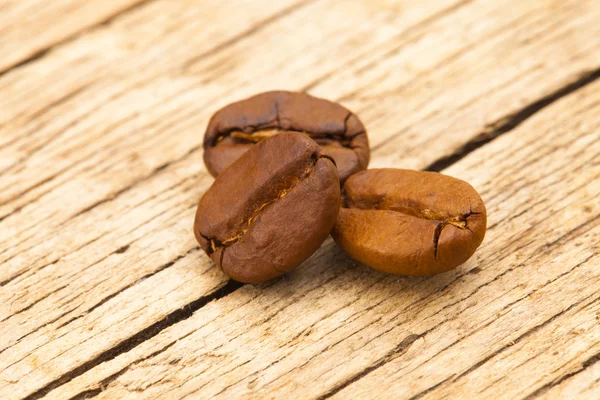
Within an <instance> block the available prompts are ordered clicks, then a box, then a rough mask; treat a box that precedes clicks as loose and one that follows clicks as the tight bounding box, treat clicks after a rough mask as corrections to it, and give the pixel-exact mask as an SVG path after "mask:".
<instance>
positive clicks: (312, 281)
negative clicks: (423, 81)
mask: <svg viewBox="0 0 600 400" xmlns="http://www.w3.org/2000/svg"><path fill="white" fill-rule="evenodd" d="M599 89H600V82H596V83H594V84H591V85H589V86H587V87H585V88H583V89H581V90H579V91H577V92H576V93H574V94H572V95H570V96H568V97H566V98H564V99H562V100H560V101H558V102H557V103H555V104H553V105H552V106H550V107H548V108H547V109H545V110H543V111H542V112H540V113H539V114H538V115H536V116H534V117H532V118H531V119H530V120H528V121H526V122H525V123H524V124H522V125H521V126H520V127H518V128H517V129H515V130H514V131H512V132H509V133H507V134H505V135H504V136H503V137H501V138H499V139H497V140H496V141H495V142H493V143H491V144H488V145H486V146H484V147H482V148H481V149H479V150H477V151H475V152H474V153H472V154H470V155H469V156H468V157H466V158H465V159H464V160H462V161H461V162H459V163H458V164H455V165H454V166H452V167H451V168H449V169H448V170H447V171H445V172H447V173H450V174H452V175H454V176H458V177H460V178H462V179H466V180H467V181H469V182H472V183H473V184H474V186H475V187H476V188H477V189H479V190H480V192H481V193H482V197H483V198H484V200H485V201H486V203H487V206H488V212H489V217H490V221H489V225H490V229H489V232H488V236H487V238H486V240H485V242H484V245H483V246H482V247H481V248H480V249H479V251H478V252H477V254H476V257H475V259H473V260H472V261H470V262H468V263H467V264H466V265H465V266H463V267H461V268H459V269H458V270H456V271H453V272H450V273H448V274H443V275H439V276H436V277H431V278H403V277H392V276H386V275H383V274H380V273H377V272H373V271H370V270H368V269H367V268H364V267H361V266H359V265H356V264H355V263H354V262H352V261H351V260H349V259H348V258H347V257H345V256H344V255H343V254H341V252H340V250H339V249H336V248H335V247H334V246H333V244H332V243H331V242H329V243H327V244H326V245H325V246H324V248H322V249H321V251H319V253H318V254H317V255H316V257H315V258H316V259H317V260H315V261H314V262H310V263H307V265H305V266H303V267H301V268H300V269H299V270H297V271H294V272H292V273H291V274H289V276H287V277H286V278H284V279H282V280H280V281H278V282H276V283H274V284H273V285H270V286H268V287H254V286H244V287H243V288H241V289H239V290H237V291H236V292H234V293H232V294H230V295H229V296H227V297H225V298H223V299H221V300H219V301H216V302H214V303H210V304H208V305H207V306H205V307H203V308H202V309H200V310H199V311H197V312H196V313H195V314H194V315H193V316H192V317H191V318H189V319H187V320H185V321H183V322H181V323H178V324H176V325H174V326H173V327H171V328H169V329H166V330H165V331H163V332H161V333H160V334H159V335H157V336H156V337H154V338H152V339H150V340H148V341H146V342H144V343H143V344H141V345H140V346H138V347H137V348H135V349H133V350H132V351H131V352H128V353H124V354H121V355H120V356H118V357H116V358H115V359H114V360H111V361H109V362H106V363H104V364H102V365H99V366H98V367H96V368H94V369H92V370H90V371H88V372H86V373H85V374H83V375H81V376H79V377H77V378H75V379H73V380H72V381H70V382H68V383H67V384H65V385H64V386H62V387H60V388H58V389H57V390H55V391H54V392H51V394H52V395H54V396H65V397H68V396H72V395H76V394H78V393H82V392H84V391H90V392H89V393H92V394H95V395H97V398H115V397H118V398H136V397H138V396H140V395H143V396H145V397H151V396H159V397H167V398H180V397H185V396H190V397H193V398H208V397H212V396H216V397H221V398H231V397H239V396H247V397H251V398H264V397H269V398H271V397H282V396H284V397H297V396H303V397H319V396H323V395H325V396H328V395H335V396H336V397H339V398H374V397H378V398H381V397H390V396H392V397H394V398H405V397H410V396H426V395H429V396H430V397H432V398H433V397H436V398H437V396H441V395H444V394H448V393H450V392H451V393H453V395H454V396H455V395H457V394H458V395H461V396H464V397H465V398H468V397H473V395H474V394H475V395H476V393H478V391H480V390H489V391H490V392H489V393H492V394H495V395H497V396H501V397H504V396H506V397H507V398H514V397H522V396H526V395H527V394H529V393H531V392H533V391H535V390H536V389H537V388H539V387H542V386H543V385H544V384H545V383H547V382H551V381H553V380H555V379H559V377H560V376H561V374H564V373H567V372H568V371H569V370H570V369H572V368H577V367H578V365H577V364H578V362H577V361H575V359H577V358H582V359H584V358H585V357H588V356H589V355H590V354H593V353H594V352H595V351H597V350H598V343H599V342H600V329H598V327H597V311H598V300H599V299H600V294H599V291H598V289H599V287H598V278H599V277H600V276H599V274H600V271H599V270H598V268H597V265H598V262H600V252H599V251H598V250H599V249H600V206H599V205H598V203H597V201H596V200H595V199H596V198H597V197H598V195H600V143H599V142H598V140H597V137H598V133H599V132H600V119H598V115H600V114H599V112H600V97H599V95H598V93H600V91H599ZM572 329H574V330H575V331H574V332H575V336H574V337H575V339H571V340H569V339H568V338H567V337H564V338H563V339H562V340H561V341H560V342H558V343H556V345H557V348H558V349H559V350H558V351H559V353H560V352H561V351H562V354H563V356H564V357H559V354H553V353H552V350H551V349H552V348H553V343H554V342H552V341H551V340H552V339H553V338H556V337H558V336H561V335H562V336H565V332H570V331H571V330H572ZM544 348H546V349H548V352H544ZM506 352H508V353H506ZM532 352H534V353H536V355H537V356H538V357H540V358H539V359H538V360H537V361H536V359H535V358H532V359H531V360H529V358H530V357H531V356H532V355H533V354H532ZM571 357H573V358H572V360H573V362H571V363H567V364H568V365H564V366H558V367H561V368H556V367H557V365H556V364H550V363H551V362H556V360H562V361H566V360H568V359H569V358H571ZM490 360H491V363H492V364H489V365H488V364H487V362H490ZM502 360H505V362H508V363H510V364H511V367H513V368H516V370H515V371H516V373H515V376H514V377H511V376H507V374H506V372H507V371H506V365H505V364H503V362H502ZM481 362H483V363H481ZM520 362H523V363H525V364H526V363H527V362H529V365H523V366H521V367H520V368H521V369H519V367H518V365H517V364H519V363H520ZM480 363H481V364H480ZM486 365H487V366H486ZM494 365H495V367H494ZM482 366H483V367H482ZM374 367H377V368H374ZM479 368H484V369H483V370H479ZM488 368H489V369H488ZM538 368H541V369H543V374H536V373H535V370H536V369H538ZM509 369H510V368H509ZM490 372H493V373H494V377H504V379H505V380H508V381H509V382H506V381H505V382H502V381H498V382H492V381H490V380H488V379H484V377H486V376H487V375H486V374H487V373H490ZM461 374H464V375H462V376H461ZM474 374H475V375H476V374H481V375H482V378H481V379H473V381H470V380H469V379H470V378H471V377H472V376H473V375H474ZM532 375H533V376H532ZM453 379H456V381H455V382H454V381H453ZM490 383H493V384H497V386H496V387H493V389H492V388H488V387H485V386H484V385H489V384H490ZM438 384H439V386H437V385H438ZM461 384H464V385H463V386H459V385H461ZM346 385H347V386H346ZM454 385H457V386H456V387H455V386H454ZM338 388H339V389H341V391H338ZM431 388H434V389H433V390H434V391H430V390H431ZM435 390H437V392H436V391H435ZM446 390H448V392H445V391H446ZM485 393H486V394H487V393H488V392H485Z"/></svg>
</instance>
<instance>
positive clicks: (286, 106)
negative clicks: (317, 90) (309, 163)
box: [204, 91, 370, 182]
mask: <svg viewBox="0 0 600 400" xmlns="http://www.w3.org/2000/svg"><path fill="white" fill-rule="evenodd" d="M281 132H302V133H305V134H307V135H308V136H310V137H311V138H312V139H313V140H315V141H316V142H317V143H318V144H319V145H320V146H321V151H322V154H325V155H329V156H330V157H331V158H333V159H334V160H335V163H336V165H337V168H338V172H339V176H340V180H341V181H342V182H343V181H345V180H346V178H348V177H349V176H350V175H352V174H353V173H355V172H358V171H360V170H363V169H365V168H367V165H368V164H369V154H370V151H369V141H368V139H367V133H366V130H365V127H364V126H363V124H362V123H361V122H360V121H359V119H358V118H357V117H356V115H354V114H353V113H352V112H350V111H348V110H347V109H346V108H344V107H342V106H341V105H339V104H336V103H332V102H330V101H328V100H323V99H319V98H316V97H313V96H310V95H308V94H306V93H295V92H284V91H278V92H266V93H262V94H259V95H256V96H253V97H250V98H248V99H245V100H242V101H238V102H236V103H232V104H229V105H228V106H225V107H224V108H222V109H221V110H219V111H217V112H216V113H215V115H213V117H212V118H211V120H210V122H209V124H208V128H207V130H206V135H205V136H204V162H205V163H206V167H207V168H208V171H209V172H210V173H211V174H212V175H213V176H218V175H219V174H220V173H221V172H223V171H224V170H225V168H227V167H228V166H229V165H230V164H231V163H232V162H233V161H235V160H236V159H238V158H239V157H240V156H241V155H242V154H244V153H245V152H246V151H248V149H249V148H251V147H252V146H253V145H254V144H255V143H258V142H260V141H261V140H263V139H265V138H267V137H270V136H273V135H275V134H278V133H281Z"/></svg>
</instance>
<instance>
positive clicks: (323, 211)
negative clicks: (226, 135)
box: [194, 133, 341, 283]
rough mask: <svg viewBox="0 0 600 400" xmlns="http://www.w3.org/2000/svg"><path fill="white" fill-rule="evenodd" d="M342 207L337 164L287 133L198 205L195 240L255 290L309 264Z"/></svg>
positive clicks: (241, 163)
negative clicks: (271, 280) (258, 284)
mask: <svg viewBox="0 0 600 400" xmlns="http://www.w3.org/2000/svg"><path fill="white" fill-rule="evenodd" d="M340 205H341V198H340V183H339V178H338V173H337V169H336V167H335V164H334V162H333V161H332V160H331V159H330V158H329V156H327V155H324V154H322V152H321V151H320V148H319V145H317V143H316V142H314V141H313V140H311V139H310V138H309V137H308V136H307V135H304V134H301V133H281V134H278V135H275V136H273V137H271V138H268V139H265V140H262V141H260V142H259V143H258V144H257V145H256V146H253V147H252V148H250V149H249V150H248V151H247V152H245V153H244V154H243V155H241V156H240V158H239V159H237V160H236V161H235V162H233V163H232V164H231V165H230V166H229V167H228V168H227V169H226V170H225V171H223V173H222V174H221V175H219V177H218V178H217V179H216V180H215V181H214V183H213V184H212V186H211V187H210V188H209V190H208V191H207V192H206V193H205V194H204V196H203V197H202V199H201V200H200V203H199V204H198V209H197V211H196V220H195V223H194V234H195V235H196V239H197V240H198V242H199V243H200V245H201V246H202V249H203V250H204V251H205V252H206V253H207V254H208V255H209V256H210V257H211V258H212V259H213V260H214V261H215V262H216V263H217V264H218V265H219V267H221V269H222V270H223V272H225V273H226V274H227V275H228V276H229V277H231V278H233V279H235V280H237V281H240V282H247V283H257V282H262V281H265V280H268V279H271V278H275V277H277V276H280V275H282V274H284V273H286V272H288V271H290V270H291V269H293V268H295V267H296V266H298V265H300V264H301V263H302V262H303V261H304V260H306V259H307V258H308V257H310V255H311V254H313V253H314V252H315V251H316V250H317V249H318V248H319V246H320V245H321V243H322V242H323V241H324V240H325V239H326V238H327V236H328V235H329V232H330V231H331V228H332V227H333V225H334V223H335V220H336V217H337V215H338V212H339V209H340Z"/></svg>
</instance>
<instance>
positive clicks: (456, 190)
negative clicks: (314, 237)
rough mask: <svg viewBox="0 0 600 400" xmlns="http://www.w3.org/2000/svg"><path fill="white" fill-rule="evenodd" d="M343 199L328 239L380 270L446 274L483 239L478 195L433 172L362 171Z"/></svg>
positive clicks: (483, 223) (483, 220) (483, 222)
mask: <svg viewBox="0 0 600 400" xmlns="http://www.w3.org/2000/svg"><path fill="white" fill-rule="evenodd" d="M343 197H344V202H345V205H344V206H343V208H342V209H341V210H340V214H339V216H338V220H337V222H336V225H335V227H334V229H333V231H332V236H333V238H334V240H335V241H336V242H337V243H338V245H340V247H342V248H343V249H344V250H345V251H346V252H348V254H350V255H351V256H352V257H353V258H355V259H356V260H358V261H360V262H361V263H363V264H366V265H368V266H370V267H372V268H375V269H378V270H380V271H384V272H389V273H393V274H401V275H432V274H437V273H440V272H445V271H448V270H450V269H452V268H455V267H456V266H458V265H460V264H462V263H464V262H465V261H467V259H469V257H471V256H472V255H473V253H474V252H475V249H477V247H478V246H479V245H480V244H481V242H482V241H483V237H484V236H485V230H486V210H485V205H484V204H483V201H482V200H481V197H479V194H477V192H476V191H475V189H473V187H471V185H469V184H468V183H466V182H464V181H461V180H459V179H456V178H452V177H450V176H446V175H442V174H439V173H436V172H420V171H409V170H402V169H373V170H367V171H362V172H359V173H358V174H356V175H353V176H352V177H350V179H348V180H347V181H346V183H345V185H344V194H343Z"/></svg>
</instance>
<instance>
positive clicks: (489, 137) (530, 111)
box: [425, 67, 600, 172]
mask: <svg viewBox="0 0 600 400" xmlns="http://www.w3.org/2000/svg"><path fill="white" fill-rule="evenodd" d="M598 78H600V67H598V68H596V69H594V70H592V71H589V72H586V73H584V74H581V75H580V77H579V78H577V79H576V80H574V81H573V82H571V83H568V84H566V85H564V86H562V87H561V88H559V89H557V90H555V91H554V92H552V93H550V94H548V95H546V96H544V97H542V98H540V99H538V100H536V101H534V102H533V103H530V104H529V105H527V106H525V107H523V108H522V109H520V110H519V111H516V112H514V113H512V114H509V115H507V116H506V117H504V118H501V119H499V120H497V121H495V122H492V123H491V124H488V125H487V126H486V127H485V128H484V129H483V131H482V132H480V133H479V134H478V135H476V136H475V137H474V138H472V139H471V140H469V141H468V142H467V143H465V144H464V145H462V146H461V147H460V148H459V149H458V150H456V151H455V152H453V153H452V154H450V155H448V156H445V157H442V158H439V159H438V160H436V161H434V162H433V163H431V164H429V165H428V166H427V167H426V168H425V171H434V172H440V171H442V170H444V169H446V168H448V167H449V166H450V165H452V164H454V163H456V162H457V161H460V160H462V159H463V158H465V157H466V156H467V155H468V154H469V153H472V152H473V151H475V150H477V149H478V148H480V147H482V146H484V145H486V144H488V143H490V142H491V141H493V140H495V139H497V138H498V137H500V136H502V135H503V134H505V133H507V132H510V131H512V130H513V129H515V128H516V127H518V126H519V125H521V124H522V123H523V122H525V121H526V120H528V119H529V118H531V117H532V116H533V115H535V114H537V113H538V112H540V111H542V110H543V109H544V108H546V107H548V106H549V105H551V104H552V103H555V102H556V101H558V100H560V99H562V98H563V97H566V96H568V95H570V94H571V93H573V92H575V91H577V90H579V89H581V88H583V87H585V86H587V85H589V84H591V83H593V82H594V81H596V80H597V79H598Z"/></svg>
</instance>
